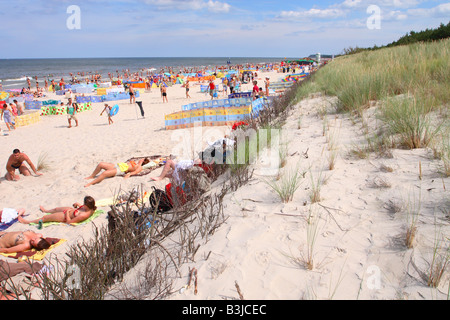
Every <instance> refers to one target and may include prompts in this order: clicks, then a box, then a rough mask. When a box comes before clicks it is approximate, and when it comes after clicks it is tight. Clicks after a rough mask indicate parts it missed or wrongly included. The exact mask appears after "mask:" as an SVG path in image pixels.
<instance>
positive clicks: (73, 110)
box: [67, 98, 78, 128]
mask: <svg viewBox="0 0 450 320" xmlns="http://www.w3.org/2000/svg"><path fill="white" fill-rule="evenodd" d="M77 112H78V105H77V104H76V103H73V102H72V98H69V102H68V103H67V120H68V121H69V128H72V120H75V126H76V127H78V118H77Z"/></svg>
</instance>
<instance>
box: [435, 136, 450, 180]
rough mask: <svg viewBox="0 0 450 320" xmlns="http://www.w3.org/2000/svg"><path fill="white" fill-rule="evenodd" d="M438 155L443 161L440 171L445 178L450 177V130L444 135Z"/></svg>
mask: <svg viewBox="0 0 450 320" xmlns="http://www.w3.org/2000/svg"><path fill="white" fill-rule="evenodd" d="M437 154H438V155H439V158H440V160H441V161H442V164H441V165H440V167H439V171H440V172H441V173H442V174H443V175H444V177H450V128H449V129H447V130H445V132H444V133H443V135H442V140H441V143H440V146H439V151H437Z"/></svg>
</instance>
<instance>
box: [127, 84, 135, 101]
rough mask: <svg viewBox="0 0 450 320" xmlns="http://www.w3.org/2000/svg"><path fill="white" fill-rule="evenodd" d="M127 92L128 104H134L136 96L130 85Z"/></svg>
mask: <svg viewBox="0 0 450 320" xmlns="http://www.w3.org/2000/svg"><path fill="white" fill-rule="evenodd" d="M128 90H129V94H130V104H132V103H136V94H135V93H134V89H133V87H132V86H131V84H130V88H129V89H128Z"/></svg>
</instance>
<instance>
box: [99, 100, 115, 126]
mask: <svg viewBox="0 0 450 320" xmlns="http://www.w3.org/2000/svg"><path fill="white" fill-rule="evenodd" d="M111 110H112V108H111V107H110V106H109V105H108V104H107V103H105V108H104V109H103V111H102V112H101V113H100V116H101V115H102V114H103V112H105V111H106V115H107V116H108V125H111V124H112V123H114V121H113V120H112V117H111Z"/></svg>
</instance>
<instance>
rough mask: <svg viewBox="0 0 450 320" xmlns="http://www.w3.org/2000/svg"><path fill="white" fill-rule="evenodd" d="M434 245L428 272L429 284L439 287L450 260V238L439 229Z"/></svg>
mask: <svg viewBox="0 0 450 320" xmlns="http://www.w3.org/2000/svg"><path fill="white" fill-rule="evenodd" d="M435 234H436V237H435V240H434V246H433V257H432V260H431V264H430V270H429V273H428V281H427V282H428V283H427V284H428V286H430V287H432V288H437V287H438V286H439V283H440V281H441V279H442V276H443V275H444V272H445V271H446V270H447V267H448V265H449V262H450V239H449V238H448V237H445V236H444V235H443V234H442V232H441V231H437V232H436V233H435Z"/></svg>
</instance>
